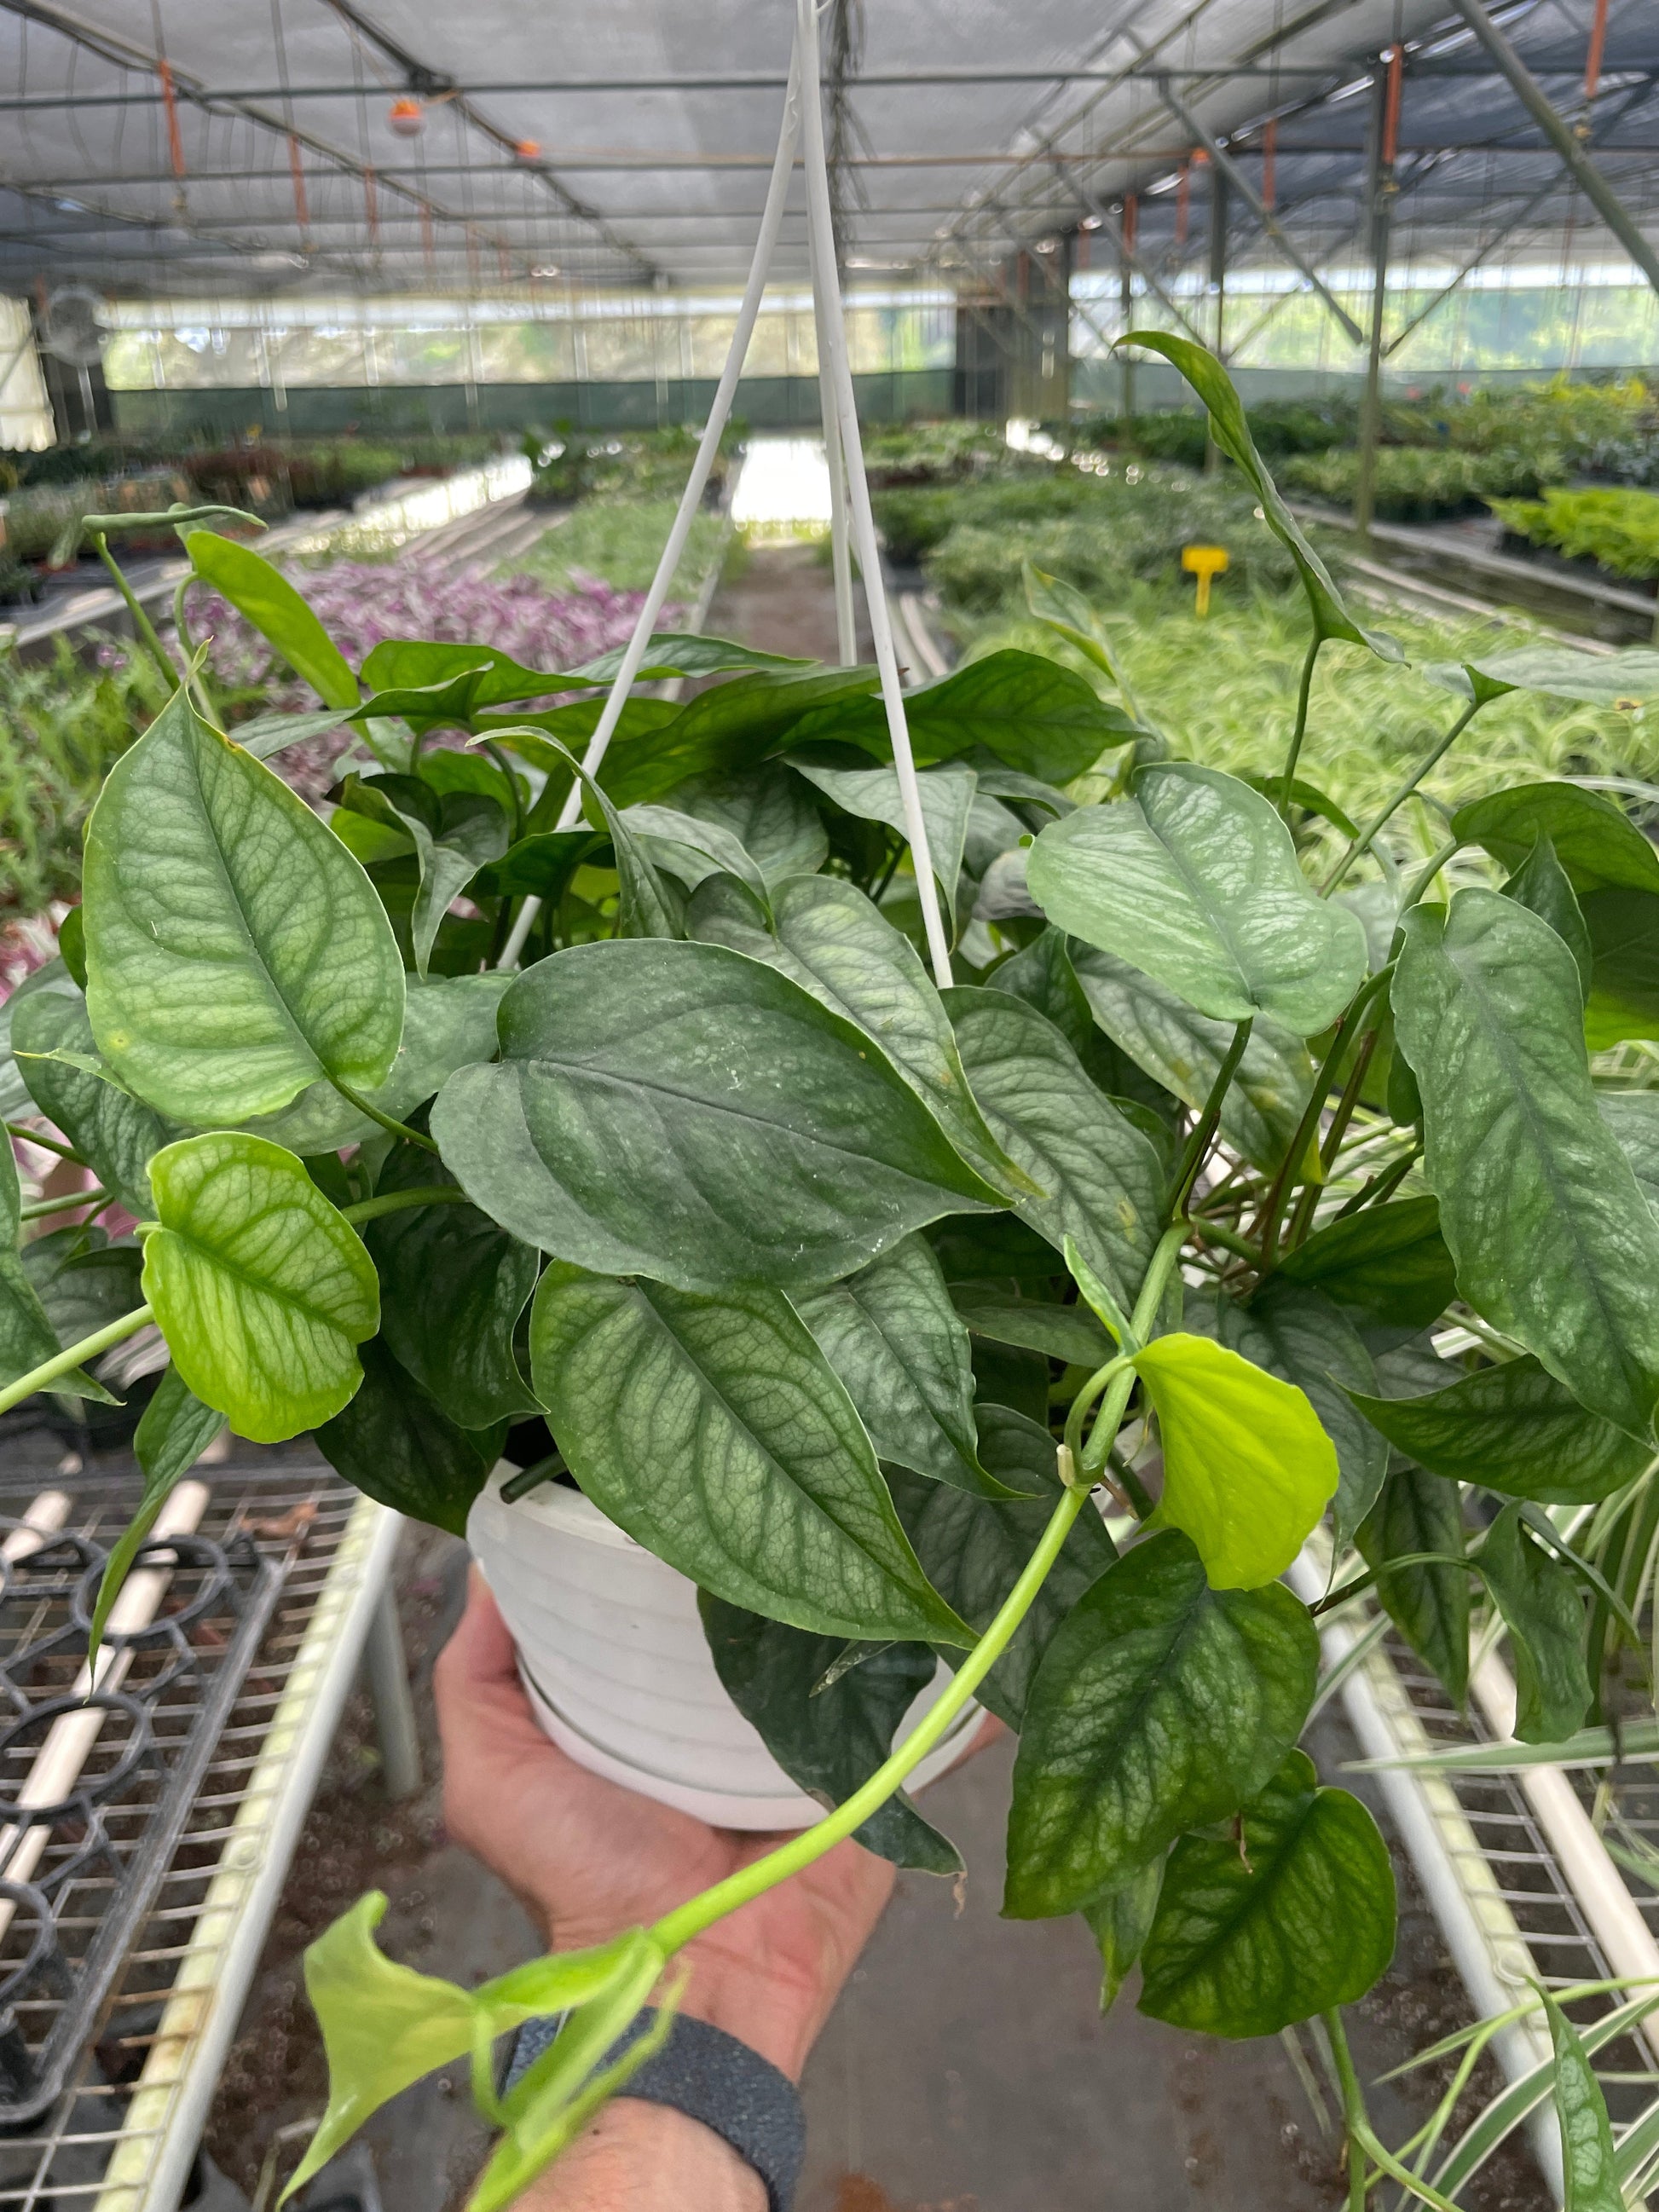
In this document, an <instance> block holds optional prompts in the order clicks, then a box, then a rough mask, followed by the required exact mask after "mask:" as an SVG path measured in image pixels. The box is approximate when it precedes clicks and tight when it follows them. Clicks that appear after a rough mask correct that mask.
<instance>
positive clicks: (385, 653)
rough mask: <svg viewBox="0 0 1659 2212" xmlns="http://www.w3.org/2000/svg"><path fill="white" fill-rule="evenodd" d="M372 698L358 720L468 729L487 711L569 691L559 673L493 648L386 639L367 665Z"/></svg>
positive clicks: (365, 674)
mask: <svg viewBox="0 0 1659 2212" xmlns="http://www.w3.org/2000/svg"><path fill="white" fill-rule="evenodd" d="M362 679H363V682H364V684H366V685H367V686H368V690H369V692H370V696H369V697H368V699H366V700H365V701H364V702H363V704H362V708H361V710H360V714H359V715H358V716H354V718H353V719H354V720H356V719H361V716H362V715H367V714H374V715H382V716H384V715H392V714H397V715H401V716H403V717H404V719H405V720H408V721H411V722H413V723H415V724H416V725H417V726H425V727H428V728H430V727H432V726H436V725H440V724H442V725H445V726H447V725H450V724H454V725H457V726H466V725H467V724H469V723H471V720H472V719H473V717H474V715H475V714H481V713H482V712H483V710H484V709H485V708H489V707H505V706H507V705H509V704H510V703H511V702H513V700H515V699H543V698H545V697H547V696H548V695H549V694H550V693H551V692H555V691H566V690H569V688H570V682H571V679H570V678H569V677H568V676H565V675H561V674H560V672H559V671H557V670H556V669H548V668H526V667H525V666H524V665H523V664H522V663H521V662H520V661H517V660H514V659H513V656H512V654H511V653H501V652H499V651H498V650H497V649H496V648H495V647H494V646H491V645H450V644H447V643H442V642H440V641H437V640H436V639H433V638H387V639H386V641H385V642H384V643H383V644H380V645H377V646H376V647H375V648H374V651H373V652H372V653H370V654H369V656H368V659H367V660H365V661H364V663H363V666H362Z"/></svg>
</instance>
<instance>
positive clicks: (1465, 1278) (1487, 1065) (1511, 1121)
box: [1393, 890, 1659, 1437]
mask: <svg viewBox="0 0 1659 2212" xmlns="http://www.w3.org/2000/svg"><path fill="white" fill-rule="evenodd" d="M1393 1000H1394V1010H1395V1024H1396V1029H1397V1032H1398V1036H1399V1039H1400V1042H1401V1048H1403V1050H1404V1052H1405V1054H1406V1056H1407V1059H1408V1060H1410V1062H1411V1065H1412V1067H1413V1071H1414V1073H1415V1074H1416V1076H1417V1080H1418V1084H1419V1087H1420V1089H1421V1091H1422V1094H1423V1106H1424V1131H1425V1155H1424V1163H1423V1165H1424V1173H1425V1177H1426V1179H1427V1181H1428V1182H1429V1183H1430V1185H1431V1188H1433V1189H1434V1190H1435V1191H1436V1193H1437V1195H1438V1197H1439V1200H1440V1226H1441V1233H1442V1234H1443V1237H1445V1240H1446V1243H1447V1246H1448V1248H1449V1250H1450V1252H1451V1255H1452V1258H1453V1261H1454V1262H1455V1265H1456V1268H1457V1282H1458V1287H1459V1289H1460V1290H1461V1291H1462V1293H1463V1295H1464V1297H1467V1298H1468V1300H1469V1302H1470V1304H1472V1305H1474V1307H1475V1309H1476V1310H1477V1311H1479V1312H1480V1313H1481V1314H1483V1315H1485V1316H1486V1319H1487V1320H1488V1321H1489V1322H1492V1324H1493V1325H1494V1327H1496V1328H1499V1329H1501V1330H1503V1331H1504V1334H1506V1335H1509V1336H1510V1337H1513V1338H1514V1339H1515V1340H1516V1341H1517V1342H1518V1343H1520V1344H1522V1345H1524V1346H1525V1347H1526V1348H1527V1350H1528V1351H1529V1352H1535V1353H1536V1354H1537V1356H1538V1358H1540V1359H1541V1361H1542V1362H1543V1364H1544V1365H1545V1366H1546V1367H1547V1368H1548V1369H1549V1370H1550V1372H1551V1373H1552V1374H1553V1375H1554V1376H1556V1377H1557V1378H1558V1380H1559V1381H1560V1382H1563V1383H1565V1384H1566V1385H1567V1387H1568V1389H1570V1390H1571V1392H1572V1394H1573V1395H1574V1396H1575V1397H1576V1398H1577V1400H1578V1401H1579V1402H1580V1403H1581V1404H1583V1405H1585V1406H1588V1407H1590V1408H1591V1410H1592V1411H1593V1412H1595V1413H1600V1414H1601V1415H1602V1416H1603V1418H1604V1419H1607V1420H1610V1421H1612V1422H1613V1423H1614V1424H1615V1425H1617V1426H1619V1427H1620V1428H1623V1429H1626V1430H1628V1431H1630V1433H1631V1434H1632V1435H1633V1436H1638V1437H1645V1436H1647V1434H1648V1433H1649V1431H1650V1421H1651V1417H1652V1413H1653V1407H1654V1401H1655V1399H1656V1397H1659V1224H1656V1221H1655V1218H1654V1216H1653V1213H1652V1212H1651V1211H1650V1208H1649V1207H1648V1206H1647V1205H1646V1203H1645V1201H1644V1200H1643V1198H1642V1196H1641V1194H1640V1193H1639V1191H1638V1189H1637V1187H1636V1178H1635V1176H1634V1175H1633V1174H1632V1171H1631V1169H1630V1166H1629V1164H1628V1162H1627V1161H1626V1158H1625V1156H1624V1154H1623V1153H1622V1152H1620V1149H1619V1146H1618V1143H1617V1141H1616V1139H1614V1137H1613V1133H1612V1132H1611V1131H1610V1130H1609V1129H1608V1128H1607V1126H1606V1124H1605V1123H1604V1122H1603V1121H1602V1120H1601V1116H1600V1115H1599V1114H1598V1113H1597V1111H1596V1105H1595V1092H1594V1091H1593V1090H1592V1089H1591V1087H1590V1079H1589V1062H1588V1060H1587V1059H1586V1057H1585V1052H1584V1042H1583V1000H1582V998H1581V995H1580V992H1579V986H1578V971H1577V969H1576V968H1575V967H1574V965H1573V961H1572V956H1571V953H1570V952H1569V951H1567V948H1566V946H1565V945H1563V944H1562V942H1561V940H1560V939H1559V937H1558V936H1557V935H1556V934H1555V933H1554V931H1553V929H1551V928H1550V927H1548V925H1547V923H1545V922H1542V921H1540V920H1539V919H1538V917H1537V916H1536V915H1533V914H1529V913H1528V911H1527V910H1526V908H1524V907H1520V906H1517V905H1516V903H1515V902H1514V901H1513V900H1512V899H1506V898H1503V897H1500V896H1498V895H1497V894H1496V893H1494V892H1492V891H1486V890H1464V891H1460V892H1459V893H1458V894H1457V896H1456V897H1455V899H1454V900H1453V902H1452V904H1451V908H1450V910H1449V914H1447V913H1446V912H1445V911H1444V910H1443V909H1441V908H1428V907H1421V906H1419V907H1418V908H1414V909H1413V912H1412V913H1411V914H1410V915H1408V916H1407V922H1406V943H1405V949H1404V951H1402V952H1401V957H1400V965H1399V968H1398V969H1397V970H1396V971H1395V980H1394V987H1393Z"/></svg>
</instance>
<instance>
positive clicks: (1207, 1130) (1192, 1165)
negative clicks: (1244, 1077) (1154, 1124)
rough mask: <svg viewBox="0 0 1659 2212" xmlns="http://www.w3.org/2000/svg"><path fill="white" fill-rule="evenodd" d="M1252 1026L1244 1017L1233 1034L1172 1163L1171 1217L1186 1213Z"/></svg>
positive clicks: (1251, 1019) (1250, 1021) (1252, 1019)
mask: <svg viewBox="0 0 1659 2212" xmlns="http://www.w3.org/2000/svg"><path fill="white" fill-rule="evenodd" d="M1254 1028H1255V1016H1254V1015H1253V1014H1250V1015H1247V1016H1246V1017H1245V1018H1244V1019H1243V1021H1242V1022H1241V1023H1240V1024H1238V1027H1237V1029H1236V1030H1234V1032H1233V1041H1232V1042H1231V1044H1230V1045H1229V1046H1228V1048H1227V1056H1226V1058H1225V1060H1223V1061H1222V1063H1221V1065H1220V1066H1219V1067H1218V1069H1217V1070H1216V1078H1215V1081H1214V1082H1213V1083H1212V1085H1210V1095H1209V1097H1207V1098H1206V1100H1205V1101H1204V1110H1203V1112H1202V1113H1201V1114H1200V1115H1199V1117H1198V1119H1197V1121H1194V1124H1193V1128H1192V1133H1191V1135H1190V1136H1189V1137H1188V1139H1187V1142H1186V1144H1185V1146H1183V1147H1182V1154H1181V1158H1180V1159H1179V1160H1177V1161H1176V1171H1175V1180H1174V1182H1173V1184H1172V1186H1171V1188H1170V1214H1171V1216H1174V1215H1176V1214H1178V1213H1182V1212H1184V1211H1185V1210H1186V1205H1187V1199H1188V1194H1189V1193H1190V1191H1191V1189H1192V1187H1193V1185H1194V1183H1195V1182H1197V1180H1198V1178H1199V1176H1200V1172H1201V1171H1202V1170H1203V1166H1204V1161H1205V1158H1206V1154H1207V1153H1208V1152H1209V1149H1210V1143H1211V1139H1212V1138H1213V1137H1214V1135H1215V1133H1216V1129H1217V1127H1218V1124H1219V1122H1220V1120H1221V1109H1222V1105H1223V1103H1224V1102H1225V1099H1226V1096H1227V1092H1228V1091H1229V1089H1230V1088H1231V1085H1232V1079H1233V1077H1234V1076H1235V1075H1236V1074H1237V1072H1238V1063H1239V1061H1240V1060H1243V1057H1244V1048H1245V1046H1246V1045H1248V1044H1249V1042H1250V1031H1251V1030H1253V1029H1254Z"/></svg>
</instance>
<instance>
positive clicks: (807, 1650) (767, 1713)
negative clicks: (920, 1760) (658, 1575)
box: [699, 1590, 962, 1875]
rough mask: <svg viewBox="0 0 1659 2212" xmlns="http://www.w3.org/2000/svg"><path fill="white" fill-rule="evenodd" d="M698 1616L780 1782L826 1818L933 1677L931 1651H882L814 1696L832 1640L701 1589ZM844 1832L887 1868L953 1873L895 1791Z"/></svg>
mask: <svg viewBox="0 0 1659 2212" xmlns="http://www.w3.org/2000/svg"><path fill="white" fill-rule="evenodd" d="M699 1607H700V1610H701V1612H702V1626H703V1633H704V1635H705V1636H706V1637H707V1638H708V1650H709V1655H710V1656H711V1657H712V1658H713V1660H714V1670H715V1672H716V1673H717V1674H719V1676H720V1682H721V1685H722V1686H723V1687H724V1688H725V1690H726V1694H727V1696H728V1697H729V1698H730V1699H731V1700H732V1704H733V1705H736V1707H737V1709H738V1711H739V1712H740V1713H741V1714H742V1715H743V1717H744V1719H745V1720H746V1721H747V1722H748V1723H750V1726H751V1727H752V1728H755V1729H758V1730H759V1732H760V1735H761V1739H762V1741H763V1742H764V1744H765V1746H766V1747H767V1749H768V1750H769V1752H770V1753H771V1754H772V1756H773V1758H774V1759H776V1760H777V1762H778V1765H780V1766H781V1768H782V1769H783V1771H784V1772H785V1773H786V1774H787V1776H788V1777H789V1779H790V1780H791V1781H792V1782H793V1783H794V1784H795V1785H796V1787H797V1788H798V1789H800V1790H805V1792H806V1794H807V1795H808V1796H810V1797H814V1798H816V1799H817V1802H818V1803H819V1804H820V1805H822V1806H823V1807H824V1808H825V1809H826V1810H827V1811H828V1810H833V1808H835V1807H836V1806H837V1805H840V1804H842V1803H843V1802H845V1801H846V1800H847V1799H848V1797H850V1796H852V1794H853V1792H854V1790H858V1789H860V1788H861V1787H862V1786H863V1784H865V1783H866V1782H867V1781H868V1780H869V1778H870V1777H871V1776H872V1774H873V1773H874V1772H875V1771H876V1769H877V1768H878V1766H880V1765H882V1764H883V1762H884V1760H885V1759H886V1758H887V1756H888V1754H889V1753H890V1751H891V1750H892V1748H893V1735H894V1731H895V1730H896V1729H897V1727H898V1725H899V1723H900V1722H901V1721H902V1719H903V1718H904V1716H905V1715H906V1713H908V1711H909V1710H910V1707H911V1706H912V1705H914V1704H915V1700H916V1699H917V1698H918V1697H919V1696H920V1695H921V1692H922V1691H924V1690H925V1689H926V1688H927V1686H928V1684H929V1683H930V1682H931V1681H932V1680H933V1677H934V1674H935V1673H936V1672H937V1671H938V1668H939V1661H938V1659H937V1658H936V1657H935V1656H934V1653H933V1646H932V1645H931V1644H887V1645H886V1646H885V1647H884V1649H882V1650H877V1651H872V1652H871V1653H869V1654H868V1656H866V1657H865V1658H863V1659H860V1662H859V1663H858V1665H857V1666H856V1667H850V1668H848V1669H847V1670H846V1671H845V1672H844V1673H842V1674H836V1677H835V1679H834V1680H832V1681H831V1682H829V1685H828V1686H827V1687H822V1686H820V1685H822V1684H823V1679H824V1676H825V1674H826V1673H827V1672H829V1671H830V1670H832V1669H833V1668H834V1665H835V1662H836V1658H837V1656H839V1654H840V1652H841V1651H842V1649H843V1648H844V1647H843V1645H842V1644H841V1642H840V1640H839V1639H838V1638H836V1637H833V1636H809V1635H807V1634H806V1633H805V1632H804V1631H803V1630H801V1629H799V1628H788V1627H786V1626H785V1625H784V1623H783V1622H782V1621H781V1620H763V1619H762V1617H761V1615H760V1614H759V1613H745V1612H744V1609H743V1607H741V1606H736V1605H726V1604H725V1603H724V1602H723V1601H721V1600H720V1599H719V1598H717V1597H710V1596H709V1595H708V1592H707V1591H706V1590H705V1591H703V1592H702V1594H701V1596H700V1600H699ZM853 1833H854V1838H855V1839H856V1840H857V1841H858V1842H859V1843H860V1844H863V1845H864V1847H865V1849H866V1850H872V1851H874V1852H875V1853H876V1854H877V1856H878V1857H881V1858H884V1859H890V1860H891V1862H892V1863H893V1864H894V1865H895V1866H902V1867H915V1868H917V1869H919V1870H920V1871H921V1872H922V1873H924V1874H940V1875H957V1874H960V1873H961V1872H962V1857H961V1854H960V1853H959V1852H958V1851H957V1848H956V1845H955V1844H952V1843H950V1842H948V1841H947V1840H946V1838H945V1837H944V1836H942V1835H940V1833H939V1830H938V1829H937V1828H935V1827H933V1826H930V1825H929V1823H928V1822H927V1821H926V1820H923V1819H922V1817H921V1814H920V1813H919V1812H917V1810H916V1808H915V1806H914V1805H913V1804H912V1803H911V1802H910V1800H909V1798H908V1796H906V1795H905V1793H904V1792H903V1790H896V1791H895V1793H894V1794H893V1796H890V1798H889V1799H888V1800H887V1802H886V1803H885V1804H884V1805H883V1806H881V1807H879V1808H878V1810H877V1811H876V1812H874V1813H872V1814H871V1816H870V1818H869V1819H868V1820H866V1821H865V1822H864V1823H863V1824H862V1826H860V1827H857V1828H855V1829H854V1831H853Z"/></svg>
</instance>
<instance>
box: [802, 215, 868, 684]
mask: <svg viewBox="0 0 1659 2212" xmlns="http://www.w3.org/2000/svg"><path fill="white" fill-rule="evenodd" d="M806 242H807V253H808V258H809V261H810V264H811V271H812V305H813V308H814V311H815V312H817V310H818V301H820V299H821V298H822V297H823V291H824V289H825V288H824V270H823V262H822V246H821V243H820V240H819V238H818V234H817V230H816V228H812V227H811V226H810V225H809V227H808V229H807V234H806ZM828 274H829V282H830V283H832V284H833V283H836V281H837V278H836V266H835V258H834V252H833V241H832V250H831V255H830V264H829V272H828ZM817 321H818V339H817V343H818V412H819V414H820V415H821V416H822V417H823V458H824V460H825V462H826V464H827V465H828V466H829V555H830V564H831V568H832V570H833V572H834V575H835V580H836V652H837V653H838V654H839V655H840V658H841V665H842V667H843V668H851V667H853V666H854V664H855V663H856V661H857V659H858V657H859V641H858V630H857V629H856V627H855V625H854V617H853V556H852V550H851V548H850V547H849V545H848V542H847V461H846V457H845V456H844V455H843V453H842V449H841V421H840V410H838V408H837V407H836V380H835V374H834V371H833V369H832V368H831V366H830V360H829V348H828V346H826V345H825V343H824V342H823V315H822V313H821V312H817Z"/></svg>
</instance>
